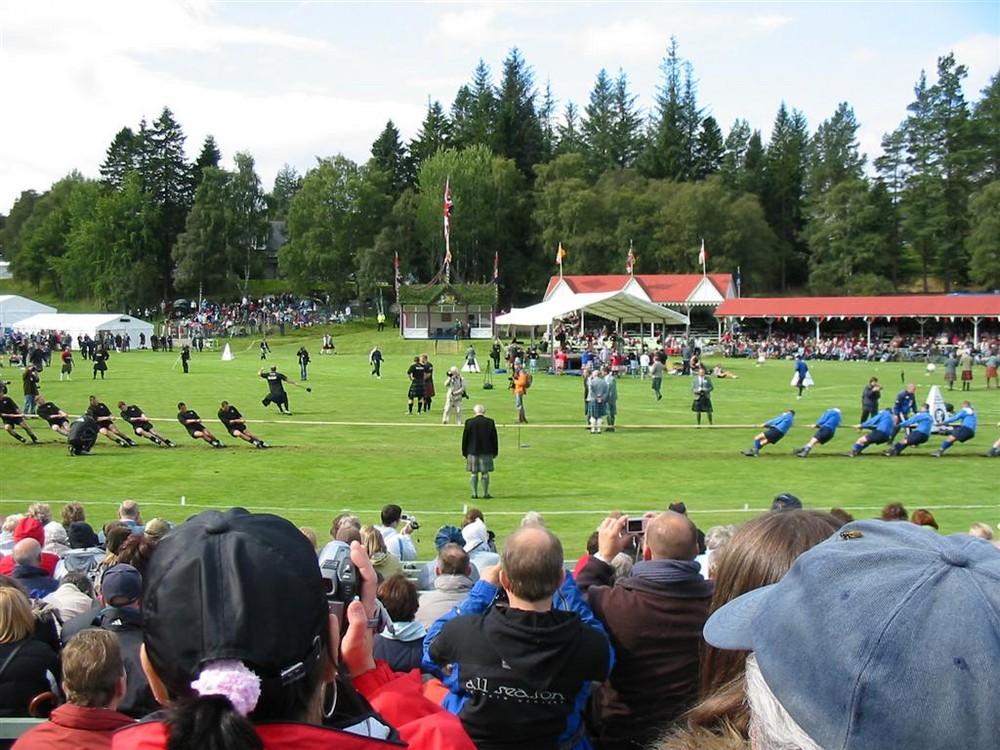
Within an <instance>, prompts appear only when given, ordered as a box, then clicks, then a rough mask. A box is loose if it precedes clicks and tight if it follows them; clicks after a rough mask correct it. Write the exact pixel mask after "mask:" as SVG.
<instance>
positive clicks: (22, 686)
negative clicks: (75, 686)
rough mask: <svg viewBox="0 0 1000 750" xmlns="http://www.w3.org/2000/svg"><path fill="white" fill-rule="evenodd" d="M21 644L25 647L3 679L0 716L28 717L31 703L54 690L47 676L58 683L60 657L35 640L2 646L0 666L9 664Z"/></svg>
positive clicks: (10, 664)
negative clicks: (35, 698) (9, 657)
mask: <svg viewBox="0 0 1000 750" xmlns="http://www.w3.org/2000/svg"><path fill="white" fill-rule="evenodd" d="M18 644H22V645H21V647H20V649H19V650H18V652H17V654H16V655H15V656H14V658H13V659H12V660H11V662H10V663H9V664H8V665H7V668H6V669H5V670H4V672H3V674H2V675H0V716H27V715H28V704H29V703H31V700H32V699H33V698H34V697H35V696H36V695H38V694H39V693H44V692H45V691H46V690H51V689H52V686H51V685H50V684H49V681H48V679H47V678H46V676H45V673H46V672H50V673H51V674H52V677H53V678H54V679H55V680H56V682H58V681H59V657H58V656H56V653H55V652H54V651H53V650H52V649H51V648H49V647H48V646H46V645H45V644H44V643H41V642H40V641H36V640H35V639H34V638H26V639H24V640H21V641H15V642H13V643H0V664H3V663H4V662H5V661H7V657H8V656H10V655H11V653H12V652H13V651H14V649H15V648H17V647H18Z"/></svg>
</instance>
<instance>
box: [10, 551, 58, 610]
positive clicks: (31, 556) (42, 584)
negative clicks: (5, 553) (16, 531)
mask: <svg viewBox="0 0 1000 750" xmlns="http://www.w3.org/2000/svg"><path fill="white" fill-rule="evenodd" d="M13 558H14V570H13V572H12V573H11V576H12V577H13V578H16V579H17V580H18V581H20V582H21V583H22V584H23V585H24V588H25V589H26V590H27V592H28V595H29V596H30V597H31V598H33V599H41V598H42V597H44V596H46V595H47V594H51V593H52V592H53V591H55V590H56V589H57V588H59V584H58V583H57V582H56V579H55V578H53V577H52V576H50V575H49V574H48V573H46V572H45V571H44V570H43V569H42V545H40V544H39V543H38V540H37V539H34V538H32V537H25V538H24V539H22V540H21V541H19V542H18V543H17V544H15V545H14V551H13Z"/></svg>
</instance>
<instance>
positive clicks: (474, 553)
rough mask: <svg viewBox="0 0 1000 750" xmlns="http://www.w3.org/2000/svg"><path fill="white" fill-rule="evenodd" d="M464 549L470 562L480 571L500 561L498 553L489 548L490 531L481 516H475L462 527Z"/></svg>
mask: <svg viewBox="0 0 1000 750" xmlns="http://www.w3.org/2000/svg"><path fill="white" fill-rule="evenodd" d="M462 539H463V540H464V541H465V545H464V546H465V551H466V552H468V553H469V560H470V562H471V563H472V564H473V565H475V566H476V568H477V569H478V570H480V571H482V570H483V568H488V567H490V566H492V565H496V564H497V563H498V562H500V555H498V554H497V553H496V552H493V551H491V550H490V533H489V531H488V530H487V528H486V524H485V523H484V522H483V519H482V518H477V519H476V520H474V521H472V522H471V523H469V524H467V525H466V526H465V527H464V528H463V529H462Z"/></svg>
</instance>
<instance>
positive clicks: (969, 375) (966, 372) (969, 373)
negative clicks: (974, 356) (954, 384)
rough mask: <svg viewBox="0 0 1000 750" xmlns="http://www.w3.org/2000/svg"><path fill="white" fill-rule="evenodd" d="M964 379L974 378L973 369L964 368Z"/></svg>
mask: <svg viewBox="0 0 1000 750" xmlns="http://www.w3.org/2000/svg"><path fill="white" fill-rule="evenodd" d="M962 380H966V381H968V380H972V370H962Z"/></svg>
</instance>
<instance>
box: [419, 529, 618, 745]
mask: <svg viewBox="0 0 1000 750" xmlns="http://www.w3.org/2000/svg"><path fill="white" fill-rule="evenodd" d="M481 575H482V577H481V578H480V580H479V581H478V582H477V583H476V585H475V586H473V587H472V591H470V592H469V596H468V598H466V600H465V601H464V602H462V603H461V604H459V605H457V606H456V607H454V608H453V609H452V610H451V611H450V612H449V613H448V614H446V615H444V616H443V617H441V618H440V619H439V620H438V621H437V622H435V623H434V624H433V625H432V626H431V628H430V630H429V631H428V633H427V637H426V638H425V640H424V661H423V666H424V670H425V671H429V672H431V673H432V674H433V675H435V676H436V677H439V678H440V679H441V680H442V681H443V682H444V684H445V685H446V686H447V687H448V689H449V690H450V693H449V695H448V696H447V697H446V698H445V699H444V702H443V705H444V707H445V708H447V709H448V710H449V711H451V712H452V713H454V714H457V715H458V717H459V718H460V719H461V720H462V725H463V726H464V727H465V730H466V731H467V732H468V733H469V736H470V737H471V738H472V740H473V742H475V743H476V747H478V748H479V750H492V749H493V748H497V749H498V750H499V748H509V747H516V746H520V747H524V748H539V749H543V748H544V749H545V750H556V749H557V748H566V749H567V750H570V749H572V750H584V748H590V747H591V746H590V743H589V742H588V740H587V739H586V736H585V732H584V730H583V717H582V715H581V713H582V707H583V706H584V705H585V704H586V702H587V697H588V693H589V690H590V684H591V683H592V682H603V681H604V680H605V679H607V676H608V670H609V669H610V667H611V661H612V656H611V654H612V652H611V649H610V647H609V645H608V639H607V635H606V634H605V632H604V629H603V627H601V625H600V623H599V622H597V621H596V620H595V619H594V616H593V613H592V612H591V611H590V609H589V608H588V607H587V605H586V603H585V602H584V601H583V596H582V595H581V594H580V591H579V589H577V587H576V584H575V583H574V582H573V579H572V577H570V576H567V574H566V571H565V569H564V567H563V550H562V543H561V542H560V541H559V539H558V537H556V536H555V535H553V534H552V533H551V532H550V531H548V530H547V529H542V528H537V527H522V528H520V529H518V530H517V531H515V532H513V533H512V534H511V535H510V536H508V537H507V540H506V542H505V544H504V549H503V554H502V555H501V557H500V565H499V566H493V567H488V568H484V569H483V570H482V571H481ZM501 591H502V592H503V593H504V594H506V602H504V601H503V599H502V598H499V600H498V594H500V593H501Z"/></svg>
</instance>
